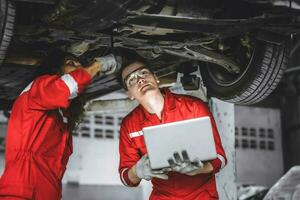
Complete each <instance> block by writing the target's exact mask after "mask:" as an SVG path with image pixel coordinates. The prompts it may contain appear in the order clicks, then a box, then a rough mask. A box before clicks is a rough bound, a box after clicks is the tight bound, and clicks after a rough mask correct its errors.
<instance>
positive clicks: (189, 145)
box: [143, 117, 217, 169]
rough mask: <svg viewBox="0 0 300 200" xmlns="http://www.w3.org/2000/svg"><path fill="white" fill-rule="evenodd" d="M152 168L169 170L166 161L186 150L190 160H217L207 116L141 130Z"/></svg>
mask: <svg viewBox="0 0 300 200" xmlns="http://www.w3.org/2000/svg"><path fill="white" fill-rule="evenodd" d="M143 134H144V139H145V143H146V148H147V151H148V155H149V159H150V164H151V168H152V169H161V168H164V167H169V163H168V159H169V158H173V154H174V153H175V152H176V151H177V152H178V153H179V154H180V155H181V152H182V151H183V150H186V151H187V153H188V156H189V158H190V160H191V161H193V160H194V159H195V158H199V159H200V160H201V161H206V160H212V159H215V158H216V157H217V153H216V146H215V142H214V138H213V132H212V127H211V122H210V118H209V117H200V118H194V119H189V120H183V121H177V122H172V123H167V124H161V125H157V126H150V127H146V128H143Z"/></svg>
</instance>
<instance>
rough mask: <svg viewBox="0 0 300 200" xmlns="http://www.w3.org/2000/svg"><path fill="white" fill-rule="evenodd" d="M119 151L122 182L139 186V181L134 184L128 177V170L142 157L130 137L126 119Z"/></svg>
mask: <svg viewBox="0 0 300 200" xmlns="http://www.w3.org/2000/svg"><path fill="white" fill-rule="evenodd" d="M119 153H120V162H119V174H120V179H121V181H122V183H123V184H124V185H125V186H128V187H135V186H138V185H139V183H137V184H133V183H132V182H131V181H130V179H129V177H128V171H129V169H130V168H131V167H132V166H133V165H135V164H136V162H137V161H138V160H139V159H140V157H139V154H138V150H137V149H136V148H135V147H134V144H133V142H132V140H131V139H130V137H129V132H128V130H127V127H126V123H124V120H123V122H122V124H121V129H120V140H119Z"/></svg>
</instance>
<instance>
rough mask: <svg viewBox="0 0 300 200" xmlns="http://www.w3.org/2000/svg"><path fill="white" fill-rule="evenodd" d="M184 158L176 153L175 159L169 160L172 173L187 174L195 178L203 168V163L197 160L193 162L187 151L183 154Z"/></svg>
mask: <svg viewBox="0 0 300 200" xmlns="http://www.w3.org/2000/svg"><path fill="white" fill-rule="evenodd" d="M181 154H182V157H181V156H180V155H179V153H178V152H175V153H174V159H173V158H170V159H169V160H168V163H169V165H170V166H171V169H172V171H175V172H178V173H181V174H186V175H189V176H194V175H196V174H197V173H196V172H197V170H199V169H201V168H203V163H202V162H201V161H200V160H199V159H198V158H196V159H195V160H193V161H191V160H190V159H189V156H188V154H187V152H186V151H182V152H181Z"/></svg>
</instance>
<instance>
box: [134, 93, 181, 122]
mask: <svg viewBox="0 0 300 200" xmlns="http://www.w3.org/2000/svg"><path fill="white" fill-rule="evenodd" d="M162 93H163V94H164V107H163V110H162V113H165V112H169V111H173V110H174V109H175V108H176V104H175V98H174V95H173V94H172V93H171V92H170V90H169V89H168V88H163V89H162ZM139 107H140V109H141V111H142V115H141V119H140V122H141V124H143V123H144V122H145V121H146V120H150V121H153V118H156V117H157V116H155V114H151V113H149V112H148V111H147V110H146V109H145V108H144V107H143V106H142V105H141V104H140V105H139Z"/></svg>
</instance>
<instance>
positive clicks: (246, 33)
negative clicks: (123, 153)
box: [0, 0, 300, 110]
mask: <svg viewBox="0 0 300 200" xmlns="http://www.w3.org/2000/svg"><path fill="white" fill-rule="evenodd" d="M0 2H1V21H0V22H1V28H2V34H1V37H0V39H1V41H2V42H1V46H0V62H1V63H2V64H1V67H0V84H1V85H0V101H1V106H0V109H4V110H7V109H10V107H11V105H12V103H13V101H14V100H15V98H16V97H17V96H18V94H19V93H20V92H21V91H22V89H23V88H24V87H25V86H26V85H27V84H28V83H29V82H30V81H31V80H32V79H33V78H34V77H33V76H32V75H33V72H34V70H35V69H36V68H37V66H38V64H39V63H40V61H41V60H42V59H43V58H44V57H45V56H46V55H47V53H49V51H50V50H51V49H53V48H57V47H58V48H60V49H63V50H65V51H68V52H71V53H73V54H75V55H77V56H79V57H80V58H82V60H84V61H85V62H89V60H90V59H91V58H92V57H94V56H102V55H105V54H108V53H114V54H116V55H119V56H121V57H126V54H128V53H129V52H135V53H137V54H139V55H140V56H142V57H144V58H146V59H147V60H148V61H149V63H150V64H151V66H152V67H153V69H154V71H155V72H156V73H157V74H158V76H159V77H160V78H161V80H162V82H175V81H176V77H177V76H176V74H177V72H180V73H182V74H183V75H184V76H183V77H182V79H181V81H182V83H183V87H184V88H185V89H186V90H193V89H196V88H197V87H199V82H200V81H201V80H199V78H198V77H196V76H194V75H193V74H192V73H193V72H194V71H196V70H197V69H198V68H199V70H200V73H201V77H202V79H203V81H204V84H205V86H206V88H207V92H208V96H210V97H217V98H220V99H222V100H225V101H228V102H231V103H235V104H241V105H248V104H254V103H257V102H259V101H261V100H263V99H265V98H266V97H267V96H268V95H269V94H270V93H271V92H272V91H273V90H274V89H275V88H276V86H277V85H278V83H279V81H280V79H281V78H282V76H283V73H284V70H285V69H286V68H287V67H288V58H289V54H290V50H291V49H295V45H296V44H297V41H298V35H297V34H299V32H300V25H299V20H300V11H299V10H298V9H299V8H300V6H299V5H300V1H275V0H230V1H220V0H210V1H208V0H205V1H197V0H185V1H180V0H160V1H159V0H147V1H142V0H118V1H105V0H97V1H92V0H73V1H71V0H60V1H54V0H16V1H11V0H1V1H0ZM120 88H121V87H120V85H119V84H118V82H117V80H116V76H115V75H109V76H99V77H97V78H95V79H94V81H93V84H91V85H90V86H89V88H88V89H87V91H86V96H87V98H88V99H92V98H95V97H99V96H101V95H104V94H107V93H110V92H112V91H115V90H118V89H120Z"/></svg>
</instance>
